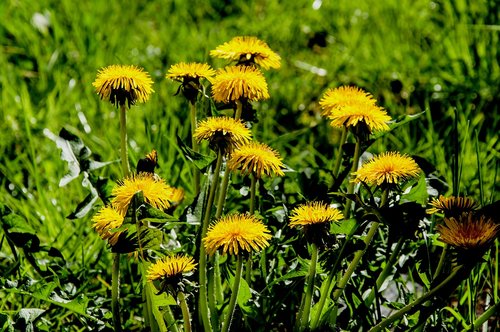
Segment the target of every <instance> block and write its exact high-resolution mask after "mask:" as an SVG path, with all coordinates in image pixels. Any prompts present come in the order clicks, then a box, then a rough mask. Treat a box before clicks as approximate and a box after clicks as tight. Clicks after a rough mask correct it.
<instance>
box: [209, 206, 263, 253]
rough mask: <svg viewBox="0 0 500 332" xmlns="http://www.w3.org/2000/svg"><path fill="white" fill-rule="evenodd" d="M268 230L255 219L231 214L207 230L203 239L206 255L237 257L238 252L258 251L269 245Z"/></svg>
mask: <svg viewBox="0 0 500 332" xmlns="http://www.w3.org/2000/svg"><path fill="white" fill-rule="evenodd" d="M269 233H270V232H269V229H268V228H267V227H266V225H264V224H263V223H262V222H261V221H260V220H259V219H257V217H255V216H254V215H249V214H233V215H228V216H225V217H222V218H220V219H219V220H217V222H216V223H215V224H212V225H210V226H209V228H208V232H207V236H206V237H205V238H204V239H203V241H204V244H205V248H206V250H207V253H208V254H210V255H213V254H215V252H216V251H217V250H218V249H222V252H223V253H224V254H226V253H228V252H229V254H230V255H238V253H239V252H240V251H248V252H251V251H258V250H260V249H263V248H265V247H267V246H268V245H269V242H268V240H269V239H271V234H269Z"/></svg>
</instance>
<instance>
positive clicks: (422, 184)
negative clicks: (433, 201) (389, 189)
mask: <svg viewBox="0 0 500 332" xmlns="http://www.w3.org/2000/svg"><path fill="white" fill-rule="evenodd" d="M428 198H429V194H428V193H427V183H426V181H425V174H421V175H420V177H419V179H418V182H417V184H416V185H414V186H413V187H412V188H411V189H410V191H409V192H408V193H407V194H403V195H401V201H402V202H415V203H418V204H420V205H425V204H427V200H428Z"/></svg>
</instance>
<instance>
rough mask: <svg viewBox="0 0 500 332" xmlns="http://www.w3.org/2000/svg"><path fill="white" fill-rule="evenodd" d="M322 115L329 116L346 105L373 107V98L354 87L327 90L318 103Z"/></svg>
mask: <svg viewBox="0 0 500 332" xmlns="http://www.w3.org/2000/svg"><path fill="white" fill-rule="evenodd" d="M319 104H320V106H321V108H322V109H323V115H325V116H329V115H330V114H332V113H334V112H335V111H339V110H342V108H344V107H345V106H347V105H367V106H375V104H376V100H375V99H374V98H373V96H372V95H371V94H370V93H368V92H366V91H364V90H362V89H360V88H358V87H355V86H341V87H338V88H334V89H333V88H332V89H328V90H327V91H326V92H325V94H324V95H323V97H322V98H321V100H320V101H319Z"/></svg>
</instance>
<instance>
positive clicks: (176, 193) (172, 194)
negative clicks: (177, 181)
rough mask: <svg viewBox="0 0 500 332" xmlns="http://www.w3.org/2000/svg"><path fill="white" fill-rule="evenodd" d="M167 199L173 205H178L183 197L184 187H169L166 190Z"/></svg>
mask: <svg viewBox="0 0 500 332" xmlns="http://www.w3.org/2000/svg"><path fill="white" fill-rule="evenodd" d="M167 195H168V200H169V201H170V203H171V204H172V205H173V206H177V205H179V204H180V203H181V202H182V200H183V199H184V195H185V193H184V189H182V188H175V187H170V188H169V191H168V194H167Z"/></svg>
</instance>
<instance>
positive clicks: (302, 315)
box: [296, 243, 319, 331]
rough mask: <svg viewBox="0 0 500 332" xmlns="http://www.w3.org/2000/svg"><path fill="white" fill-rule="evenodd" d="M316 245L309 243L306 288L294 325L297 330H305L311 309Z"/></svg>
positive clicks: (316, 255)
mask: <svg viewBox="0 0 500 332" xmlns="http://www.w3.org/2000/svg"><path fill="white" fill-rule="evenodd" d="M318 251H319V250H318V246H317V245H316V244H314V243H312V244H311V264H310V265H309V272H308V274H307V288H306V293H305V298H304V302H303V307H302V308H301V310H300V311H299V315H298V320H297V322H296V325H297V326H298V330H299V331H305V330H306V329H307V325H308V324H309V313H310V311H311V302H312V296H313V293H314V278H315V277H316V265H317V263H318Z"/></svg>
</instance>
